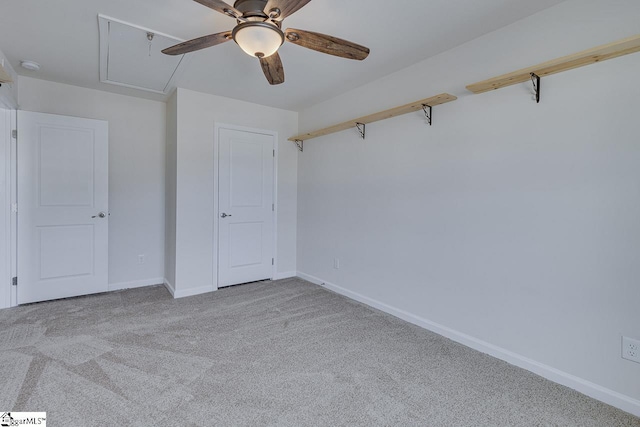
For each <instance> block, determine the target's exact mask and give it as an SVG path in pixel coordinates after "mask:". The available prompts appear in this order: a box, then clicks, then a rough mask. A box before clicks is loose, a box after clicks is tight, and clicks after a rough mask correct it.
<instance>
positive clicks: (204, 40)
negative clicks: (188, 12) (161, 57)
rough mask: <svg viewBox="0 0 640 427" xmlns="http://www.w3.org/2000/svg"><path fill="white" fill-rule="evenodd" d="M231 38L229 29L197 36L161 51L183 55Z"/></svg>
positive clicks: (167, 53)
mask: <svg viewBox="0 0 640 427" xmlns="http://www.w3.org/2000/svg"><path fill="white" fill-rule="evenodd" d="M231 39H232V37H231V31H225V32H222V33H217V34H210V35H208V36H204V37H198V38H197V39H193V40H189V41H186V42H182V43H180V44H177V45H175V46H171V47H168V48H166V49H164V50H163V51H162V53H164V54H166V55H183V54H185V53H189V52H195V51H196V50H200V49H204V48H207V47H211V46H216V45H219V44H221V43H224V42H227V41H229V40H231Z"/></svg>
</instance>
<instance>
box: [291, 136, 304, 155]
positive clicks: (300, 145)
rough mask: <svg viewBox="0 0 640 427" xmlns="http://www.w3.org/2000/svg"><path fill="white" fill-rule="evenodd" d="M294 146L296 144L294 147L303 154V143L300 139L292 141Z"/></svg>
mask: <svg viewBox="0 0 640 427" xmlns="http://www.w3.org/2000/svg"><path fill="white" fill-rule="evenodd" d="M293 143H294V144H296V147H298V150H299V151H300V152H301V153H302V152H304V141H303V140H301V139H296V140H295V141H293Z"/></svg>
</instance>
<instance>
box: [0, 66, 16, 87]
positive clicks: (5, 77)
mask: <svg viewBox="0 0 640 427" xmlns="http://www.w3.org/2000/svg"><path fill="white" fill-rule="evenodd" d="M0 83H13V79H12V78H11V76H10V75H9V73H7V70H5V69H4V67H3V66H2V65H0Z"/></svg>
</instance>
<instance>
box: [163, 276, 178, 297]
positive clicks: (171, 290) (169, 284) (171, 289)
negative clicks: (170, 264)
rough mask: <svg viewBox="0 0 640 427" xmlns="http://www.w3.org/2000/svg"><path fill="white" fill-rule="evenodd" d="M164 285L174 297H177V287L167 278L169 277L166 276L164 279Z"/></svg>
mask: <svg viewBox="0 0 640 427" xmlns="http://www.w3.org/2000/svg"><path fill="white" fill-rule="evenodd" d="M164 287H165V288H167V290H168V291H169V293H170V294H171V296H172V297H174V298H175V294H176V289H175V288H174V287H173V285H172V284H171V282H169V281H168V280H167V278H166V277H165V279H164Z"/></svg>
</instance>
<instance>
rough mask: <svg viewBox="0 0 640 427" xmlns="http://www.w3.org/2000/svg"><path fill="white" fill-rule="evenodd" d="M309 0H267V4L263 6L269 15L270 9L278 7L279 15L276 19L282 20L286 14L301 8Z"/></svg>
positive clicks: (291, 13)
mask: <svg viewBox="0 0 640 427" xmlns="http://www.w3.org/2000/svg"><path fill="white" fill-rule="evenodd" d="M310 1H311V0H269V2H268V3H267V6H266V7H265V8H264V12H265V13H266V14H267V15H269V12H270V11H271V10H272V9H280V15H279V16H278V17H277V18H276V19H277V20H278V21H282V20H283V19H284V18H286V17H287V16H289V15H293V14H294V13H296V12H297V11H298V10H300V9H302V8H303V7H304V6H306V5H307V3H309V2H310Z"/></svg>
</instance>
